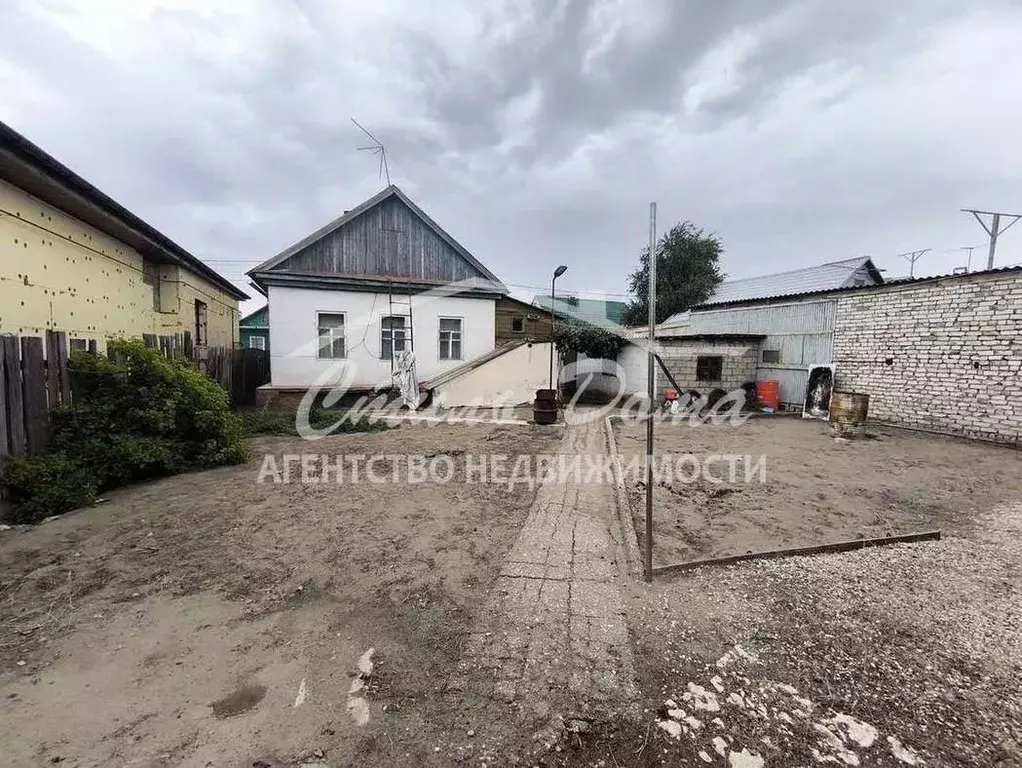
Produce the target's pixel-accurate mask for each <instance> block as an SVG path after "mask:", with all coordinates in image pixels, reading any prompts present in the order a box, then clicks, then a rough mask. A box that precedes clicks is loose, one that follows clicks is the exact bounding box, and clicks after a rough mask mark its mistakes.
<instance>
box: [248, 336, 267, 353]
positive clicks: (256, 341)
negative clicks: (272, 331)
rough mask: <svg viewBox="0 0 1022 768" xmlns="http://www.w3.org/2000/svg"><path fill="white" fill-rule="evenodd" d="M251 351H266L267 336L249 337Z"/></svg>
mask: <svg viewBox="0 0 1022 768" xmlns="http://www.w3.org/2000/svg"><path fill="white" fill-rule="evenodd" d="M248 346H249V349H263V350H265V349H266V337H265V336H249V337H248Z"/></svg>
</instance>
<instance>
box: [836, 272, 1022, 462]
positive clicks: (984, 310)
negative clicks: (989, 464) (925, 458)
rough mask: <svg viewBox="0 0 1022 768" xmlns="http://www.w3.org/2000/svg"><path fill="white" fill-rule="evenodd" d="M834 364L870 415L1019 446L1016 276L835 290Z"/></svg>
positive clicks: (1021, 312)
mask: <svg viewBox="0 0 1022 768" xmlns="http://www.w3.org/2000/svg"><path fill="white" fill-rule="evenodd" d="M834 363H835V366H836V369H837V370H836V373H837V389H839V390H843V391H854V392H863V393H866V394H868V395H869V396H870V401H869V411H870V417H871V418H875V419H878V420H881V421H886V422H891V423H894V424H900V425H903V426H908V427H914V428H919V429H926V430H932V431H935V432H942V433H946V434H952V435H962V436H965V437H972V438H979V439H983V440H993V441H997V442H1004V443H1011V444H1016V445H1018V444H1022V272H1012V273H1007V274H1004V273H1002V274H979V275H976V276H974V277H956V278H953V279H947V280H939V281H936V282H927V283H923V284H919V285H908V286H903V287H897V286H892V287H891V288H887V289H883V288H881V289H872V290H869V291H863V292H854V293H849V294H838V303H837V313H836V319H835V328H834Z"/></svg>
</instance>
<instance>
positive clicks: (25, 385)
mask: <svg viewBox="0 0 1022 768" xmlns="http://www.w3.org/2000/svg"><path fill="white" fill-rule="evenodd" d="M45 365H46V364H45V362H44V359H43V340H42V339H41V338H40V337H39V336H22V337H21V384H22V402H23V408H24V411H25V447H26V448H27V450H28V452H29V453H30V454H40V453H43V452H45V451H46V446H47V444H48V442H49V440H48V434H49V431H50V424H49V419H48V418H47V417H46V367H45Z"/></svg>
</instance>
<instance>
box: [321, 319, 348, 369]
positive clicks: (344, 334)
mask: <svg viewBox="0 0 1022 768" xmlns="http://www.w3.org/2000/svg"><path fill="white" fill-rule="evenodd" d="M324 315H328V316H330V317H339V318H341V336H340V338H341V342H342V344H343V346H342V352H343V354H341V355H339V356H338V355H335V354H334V353H333V352H334V344H335V343H336V342H337V338H336V337H335V336H334V335H333V333H332V332H333V331H335V330H336V326H329V328H330V331H331V334H330V354H329V355H324V354H323V326H322V325H321V324H320V318H321V317H323V316H324ZM316 359H317V360H347V359H348V313H347V312H336V311H326V310H322V311H321V310H316Z"/></svg>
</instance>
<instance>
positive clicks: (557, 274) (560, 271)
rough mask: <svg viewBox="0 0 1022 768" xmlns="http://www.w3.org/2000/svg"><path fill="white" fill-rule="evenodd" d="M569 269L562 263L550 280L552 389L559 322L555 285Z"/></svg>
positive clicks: (551, 387)
mask: <svg viewBox="0 0 1022 768" xmlns="http://www.w3.org/2000/svg"><path fill="white" fill-rule="evenodd" d="M567 271H568V268H567V267H566V266H564V265H563V264H561V266H559V267H558V268H557V269H555V270H554V278H553V280H551V281H550V389H553V388H554V324H555V323H556V322H557V321H556V319H555V317H556V316H555V315H554V299H555V294H554V285H555V283H556V282H557V278H559V277H560V276H561V275H563V274H564V273H565V272H567Z"/></svg>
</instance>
